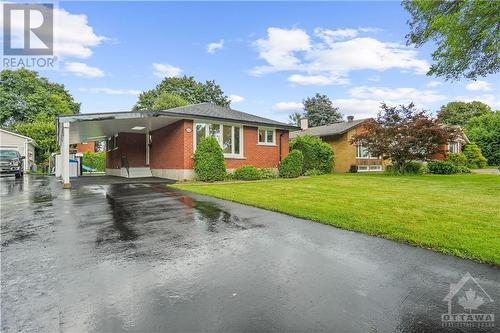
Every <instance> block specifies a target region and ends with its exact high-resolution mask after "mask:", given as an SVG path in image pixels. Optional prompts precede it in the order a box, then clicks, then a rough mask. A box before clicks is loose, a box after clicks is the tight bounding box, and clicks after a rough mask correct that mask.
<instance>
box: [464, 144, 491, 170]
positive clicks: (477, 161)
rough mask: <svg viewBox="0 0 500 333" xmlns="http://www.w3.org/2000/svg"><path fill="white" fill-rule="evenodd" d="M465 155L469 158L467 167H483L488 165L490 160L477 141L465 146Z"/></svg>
mask: <svg viewBox="0 0 500 333" xmlns="http://www.w3.org/2000/svg"><path fill="white" fill-rule="evenodd" d="M464 155H465V157H466V158H467V167H468V168H471V169H482V168H486V167H487V166H488V161H487V160H486V158H485V157H484V156H483V154H482V153H481V148H479V147H478V145H476V144H475V143H471V144H469V145H467V146H465V149H464Z"/></svg>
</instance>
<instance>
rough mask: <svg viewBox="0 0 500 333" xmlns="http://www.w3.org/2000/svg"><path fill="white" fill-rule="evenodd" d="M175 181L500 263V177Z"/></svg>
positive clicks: (202, 190)
mask: <svg viewBox="0 0 500 333" xmlns="http://www.w3.org/2000/svg"><path fill="white" fill-rule="evenodd" d="M172 186H173V187H175V188H178V189H182V190H187V191H192V192H196V193H201V194H207V195H211V196H214V197H217V198H222V199H227V200H232V201H236V202H241V203H244V204H248V205H252V206H257V207H261V208H266V209H269V210H273V211H278V212H282V213H285V214H289V215H293V216H298V217H302V218H306V219H311V220H314V221H318V222H321V223H325V224H331V225H334V226H337V227H340V228H344V229H350V230H355V231H361V232H364V233H367V234H371V235H377V236H380V237H385V238H390V239H395V240H400V241H404V242H408V243H411V244H416V245H419V246H422V247H425V248H430V249H433V250H436V251H441V252H444V253H448V254H452V255H456V256H459V257H464V258H470V259H476V260H479V261H483V262H488V263H493V264H496V265H499V264H500V176H496V175H470V174H469V175H451V176H438V175H425V176H405V177H402V176H401V177H396V176H386V175H383V174H331V175H323V176H315V177H304V178H298V179H276V180H263V181H255V182H241V183H214V184H202V183H184V184H183V183H179V184H175V185H172ZM389 255H390V254H389Z"/></svg>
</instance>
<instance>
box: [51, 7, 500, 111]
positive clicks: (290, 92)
mask: <svg viewBox="0 0 500 333" xmlns="http://www.w3.org/2000/svg"><path fill="white" fill-rule="evenodd" d="M58 6H59V11H58V16H57V17H58V20H57V22H58V23H56V46H55V47H56V52H58V54H59V58H60V69H59V71H57V72H54V71H45V72H41V74H42V75H44V76H47V77H48V78H49V79H50V80H53V81H55V82H60V83H63V84H64V85H65V86H66V87H67V89H68V90H69V91H70V92H71V93H72V94H73V95H74V97H75V98H76V100H77V101H79V102H81V103H82V109H81V111H82V112H106V111H120V110H129V109H130V108H131V106H132V105H133V104H134V102H135V101H136V100H137V93H138V92H140V91H143V90H148V89H151V88H153V87H154V86H155V85H156V84H158V83H159V82H160V81H161V77H164V76H166V75H171V76H175V75H183V74H186V75H192V76H194V77H195V78H196V79H197V80H200V81H201V80H212V79H213V80H215V81H216V82H217V83H218V84H220V85H221V87H222V88H223V90H224V91H225V93H226V94H228V95H234V96H233V103H232V107H233V108H235V109H238V110H242V111H246V112H250V113H254V114H258V115H261V116H265V117H270V118H273V119H276V120H282V121H285V120H286V119H287V116H288V114H290V113H291V112H293V111H294V110H296V109H297V108H299V107H300V102H301V101H302V100H303V99H304V98H305V97H307V96H310V95H312V94H314V93H315V92H320V93H325V94H327V95H328V96H329V97H330V98H332V99H333V100H334V103H335V104H336V105H338V106H339V107H340V111H341V112H342V113H344V114H345V115H350V114H354V115H355V116H356V117H357V118H358V117H366V116H370V115H374V114H376V112H377V107H378V104H379V102H380V101H382V100H384V101H386V102H389V103H408V102H410V101H412V100H413V101H414V102H416V103H417V104H418V105H419V106H421V107H422V108H425V109H428V110H436V109H438V108H439V106H441V105H442V104H445V103H447V102H448V101H451V100H455V99H463V100H473V99H478V100H482V101H484V102H487V103H489V104H490V105H491V106H493V107H495V108H500V99H499V98H498V97H497V96H498V89H499V88H498V81H499V80H498V78H499V77H498V75H497V76H489V77H486V78H481V79H480V81H476V82H469V81H460V82H454V83H447V82H445V81H443V80H441V79H438V78H432V77H428V76H426V75H424V74H423V73H424V72H425V70H426V68H427V66H428V65H429V64H430V63H431V58H430V53H431V51H432V48H433V46H432V45H426V46H425V47H423V48H420V49H414V48H411V47H406V46H405V45H404V36H405V34H406V32H407V29H408V28H407V25H406V20H407V18H408V14H407V13H406V12H405V11H404V9H403V8H402V7H401V4H400V3H399V2H394V1H391V2H320V3H297V2H292V3H285V2H275V3H262V2H252V3H227V2H217V3H214V2H203V3H193V2H187V3H166V2H142V3H139V2H106V3H102V2H59V4H58ZM57 36H59V37H57ZM58 50H59V51H58Z"/></svg>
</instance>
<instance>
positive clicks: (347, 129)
mask: <svg viewBox="0 0 500 333" xmlns="http://www.w3.org/2000/svg"><path fill="white" fill-rule="evenodd" d="M368 119H370V118H366V119H354V117H353V116H348V117H347V121H340V122H336V123H333V124H330V125H324V126H316V127H308V122H307V119H305V118H304V119H302V120H301V130H300V131H294V132H290V138H291V139H293V138H295V137H297V136H300V135H313V136H319V137H320V138H321V139H322V140H323V141H325V142H328V143H329V144H330V145H331V146H332V148H333V151H334V153H335V167H334V171H335V172H349V171H353V170H357V171H358V172H368V171H384V170H385V168H386V166H387V165H388V164H390V161H387V160H383V159H381V158H380V157H378V156H372V155H371V154H370V153H369V151H368V150H367V149H366V148H365V147H363V146H362V145H360V144H352V143H351V139H352V137H353V136H354V135H355V134H358V133H360V132H362V131H363V130H364V127H363V123H364V122H365V121H367V120H368ZM466 143H469V141H468V139H467V137H466V136H465V134H463V132H462V136H461V137H460V138H459V139H457V141H456V142H450V143H449V144H446V145H444V146H443V147H442V150H443V151H445V152H459V151H462V149H463V146H464V144H466ZM445 157H446V156H445V155H443V154H436V155H433V156H431V159H444V158H445Z"/></svg>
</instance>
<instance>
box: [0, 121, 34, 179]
mask: <svg viewBox="0 0 500 333" xmlns="http://www.w3.org/2000/svg"><path fill="white" fill-rule="evenodd" d="M35 145H36V143H35V141H34V140H33V139H32V138H29V137H27V136H24V135H21V134H17V133H13V132H9V131H6V130H4V129H1V128H0V149H15V150H17V151H18V152H19V153H20V154H21V156H24V157H25V158H26V159H25V160H24V172H27V171H30V170H31V168H32V167H33V166H34V165H35Z"/></svg>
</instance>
